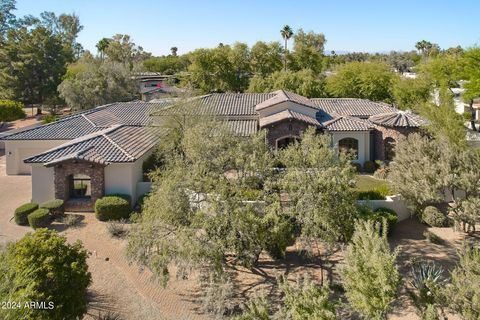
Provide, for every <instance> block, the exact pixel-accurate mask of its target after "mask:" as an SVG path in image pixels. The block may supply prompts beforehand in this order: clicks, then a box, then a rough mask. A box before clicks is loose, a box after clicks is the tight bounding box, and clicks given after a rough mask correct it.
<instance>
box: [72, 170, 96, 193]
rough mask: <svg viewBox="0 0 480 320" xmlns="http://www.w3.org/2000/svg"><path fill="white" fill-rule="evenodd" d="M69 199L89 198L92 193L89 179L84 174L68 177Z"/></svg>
mask: <svg viewBox="0 0 480 320" xmlns="http://www.w3.org/2000/svg"><path fill="white" fill-rule="evenodd" d="M69 180H70V181H69V182H70V183H69V184H70V198H89V197H90V196H91V193H92V185H91V181H90V177H89V176H87V175H84V174H75V175H70V177H69Z"/></svg>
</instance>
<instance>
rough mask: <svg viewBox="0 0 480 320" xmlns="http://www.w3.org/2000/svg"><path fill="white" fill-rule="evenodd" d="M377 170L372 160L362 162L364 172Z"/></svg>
mask: <svg viewBox="0 0 480 320" xmlns="http://www.w3.org/2000/svg"><path fill="white" fill-rule="evenodd" d="M375 170H377V164H376V163H375V162H373V161H365V163H364V164H363V171H365V172H366V173H374V172H375Z"/></svg>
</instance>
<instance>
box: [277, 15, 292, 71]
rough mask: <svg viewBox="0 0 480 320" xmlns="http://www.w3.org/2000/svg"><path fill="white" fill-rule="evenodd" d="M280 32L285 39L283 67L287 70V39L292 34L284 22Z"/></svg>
mask: <svg viewBox="0 0 480 320" xmlns="http://www.w3.org/2000/svg"><path fill="white" fill-rule="evenodd" d="M280 34H281V35H282V38H283V40H284V41H285V52H284V57H283V59H284V68H285V70H287V54H288V40H290V38H291V37H292V36H293V30H292V28H291V27H290V26H289V25H288V24H286V25H284V26H283V28H282V30H280Z"/></svg>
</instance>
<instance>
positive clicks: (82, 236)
mask: <svg viewBox="0 0 480 320" xmlns="http://www.w3.org/2000/svg"><path fill="white" fill-rule="evenodd" d="M81 215H82V216H84V220H83V221H82V224H83V225H82V226H81V227H79V228H75V229H67V230H66V231H62V233H63V234H65V235H66V236H67V239H69V241H76V240H77V239H78V240H81V241H82V242H83V245H84V246H85V248H86V249H87V250H89V251H90V252H92V255H91V257H90V258H89V261H88V264H89V267H90V270H91V272H92V276H93V285H92V287H91V291H92V293H93V295H94V296H93V300H94V301H93V303H92V305H91V307H90V310H89V314H90V316H96V315H98V314H99V313H107V312H113V313H118V314H120V315H121V316H122V319H146V320H147V319H206V317H205V316H202V315H200V314H197V313H196V311H195V307H196V305H194V304H193V303H191V302H190V301H188V292H189V287H190V286H193V283H192V282H189V281H176V280H172V281H171V282H170V283H169V285H168V287H167V288H166V289H163V288H162V287H161V286H160V284H158V283H157V282H156V281H155V280H154V279H153V278H152V275H151V273H150V272H148V271H147V270H145V271H143V272H140V271H139V270H138V268H137V267H136V266H134V265H129V263H128V261H127V259H126V257H125V255H124V252H125V241H121V240H118V239H114V238H112V237H111V236H110V235H109V234H108V231H107V229H106V223H103V222H100V221H98V220H97V219H95V217H94V215H93V214H91V213H86V214H81ZM106 258H108V261H106ZM182 294H184V295H185V294H186V295H185V296H183V295H182ZM87 319H89V318H88V317H87Z"/></svg>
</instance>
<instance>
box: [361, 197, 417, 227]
mask: <svg viewBox="0 0 480 320" xmlns="http://www.w3.org/2000/svg"><path fill="white" fill-rule="evenodd" d="M358 203H360V204H364V205H367V206H369V207H370V208H372V210H375V209H378V208H381V207H383V208H388V209H392V210H394V211H395V212H396V213H397V216H398V221H402V220H405V219H408V218H410V216H411V212H410V210H409V209H408V208H407V207H406V206H405V203H403V201H402V199H401V197H400V196H398V195H396V196H390V197H387V199H386V200H368V201H365V200H360V201H358Z"/></svg>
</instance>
